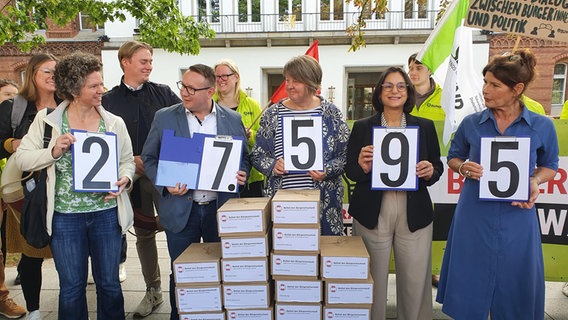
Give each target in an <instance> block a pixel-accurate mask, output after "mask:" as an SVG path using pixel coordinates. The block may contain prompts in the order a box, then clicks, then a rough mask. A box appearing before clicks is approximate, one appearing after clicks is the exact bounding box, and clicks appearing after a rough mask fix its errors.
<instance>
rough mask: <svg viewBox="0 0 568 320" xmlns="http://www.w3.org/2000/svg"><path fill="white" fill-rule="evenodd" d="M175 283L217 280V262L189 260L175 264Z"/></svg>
mask: <svg viewBox="0 0 568 320" xmlns="http://www.w3.org/2000/svg"><path fill="white" fill-rule="evenodd" d="M175 270H176V273H175V276H176V279H175V280H176V283H178V284H180V283H203V282H219V263H217V262H191V263H178V264H176V265H175Z"/></svg>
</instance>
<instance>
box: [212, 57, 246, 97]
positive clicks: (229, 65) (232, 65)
mask: <svg viewBox="0 0 568 320" xmlns="http://www.w3.org/2000/svg"><path fill="white" fill-rule="evenodd" d="M218 66H226V67H227V68H229V69H230V70H231V72H232V73H234V74H235V75H236V76H237V83H235V92H234V94H237V92H239V90H241V74H240V73H239V67H237V65H236V64H235V62H234V61H233V60H230V59H222V60H219V62H217V63H216V64H215V67H213V70H217V67H218ZM215 92H217V95H218V96H219V98H223V94H222V93H221V92H219V91H217V90H215Z"/></svg>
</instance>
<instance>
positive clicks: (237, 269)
mask: <svg viewBox="0 0 568 320" xmlns="http://www.w3.org/2000/svg"><path fill="white" fill-rule="evenodd" d="M267 264H268V261H267V259H266V258H264V259H263V260H228V259H223V260H221V265H222V268H223V281H224V282H262V281H267V280H268V274H267V273H268V265H267Z"/></svg>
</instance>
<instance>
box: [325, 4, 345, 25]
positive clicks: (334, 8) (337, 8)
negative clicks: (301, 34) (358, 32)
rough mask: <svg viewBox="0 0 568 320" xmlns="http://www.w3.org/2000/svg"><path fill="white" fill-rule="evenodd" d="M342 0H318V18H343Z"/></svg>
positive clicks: (330, 19)
mask: <svg viewBox="0 0 568 320" xmlns="http://www.w3.org/2000/svg"><path fill="white" fill-rule="evenodd" d="M343 1H344V0H320V20H322V21H339V20H343V4H344V2H343Z"/></svg>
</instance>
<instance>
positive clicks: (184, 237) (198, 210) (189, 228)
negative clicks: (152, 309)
mask: <svg viewBox="0 0 568 320" xmlns="http://www.w3.org/2000/svg"><path fill="white" fill-rule="evenodd" d="M165 232H166V240H167V242H168V252H169V253H170V259H171V265H170V268H171V273H170V305H171V307H172V312H171V314H170V319H171V320H179V315H178V312H177V307H176V292H175V284H174V273H173V265H174V260H175V259H177V257H179V256H180V255H181V254H182V253H183V252H184V251H185V249H187V247H189V245H190V244H192V243H194V242H201V238H203V242H219V231H218V230H217V201H212V202H209V204H205V205H199V204H197V203H195V202H194V203H193V206H192V207H191V213H190V215H189V219H188V221H187V224H186V225H185V228H184V229H183V230H182V231H180V232H179V233H174V232H171V231H168V230H165Z"/></svg>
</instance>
